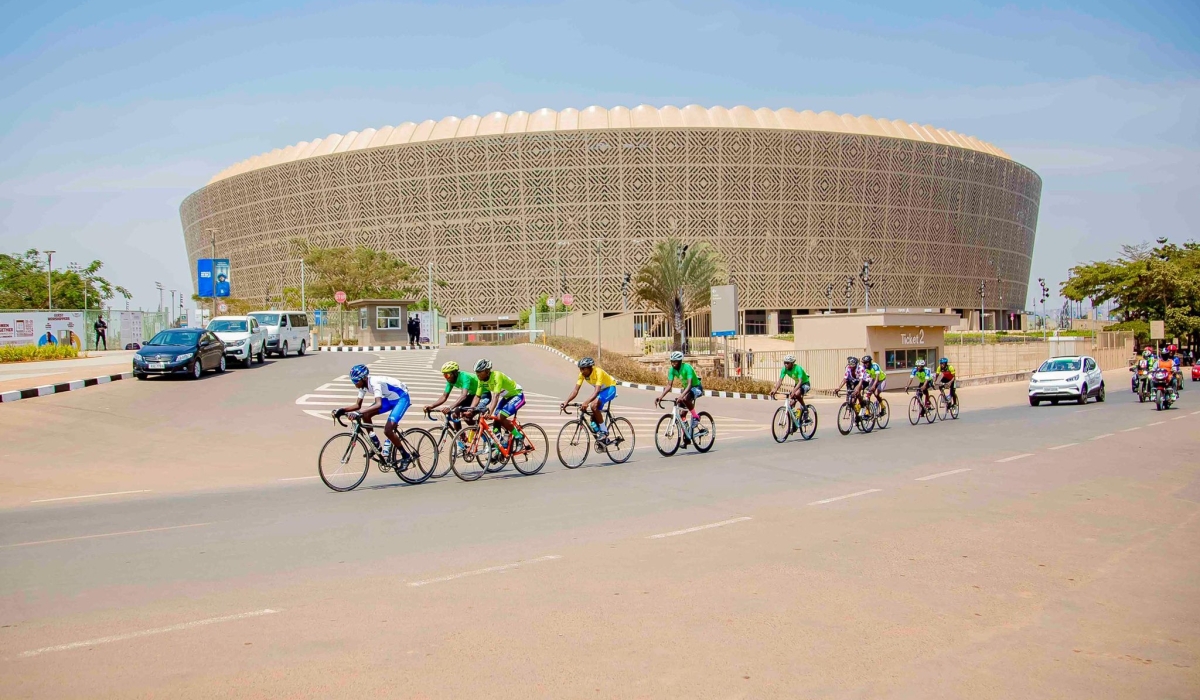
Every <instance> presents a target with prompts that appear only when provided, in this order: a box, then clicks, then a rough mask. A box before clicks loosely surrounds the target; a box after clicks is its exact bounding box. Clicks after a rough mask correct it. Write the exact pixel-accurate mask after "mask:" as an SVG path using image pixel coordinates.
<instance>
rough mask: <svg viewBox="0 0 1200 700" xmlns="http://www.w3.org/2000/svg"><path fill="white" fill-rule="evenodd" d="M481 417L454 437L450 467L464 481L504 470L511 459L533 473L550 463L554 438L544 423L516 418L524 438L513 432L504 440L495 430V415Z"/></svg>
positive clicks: (514, 418) (515, 465)
mask: <svg viewBox="0 0 1200 700" xmlns="http://www.w3.org/2000/svg"><path fill="white" fill-rule="evenodd" d="M478 420H479V422H478V424H477V425H473V426H467V427H464V428H463V429H462V430H460V431H458V434H457V435H455V436H454V443H455V449H453V450H451V451H450V468H451V469H453V470H454V474H455V476H457V477H458V478H460V479H462V480H463V481H475V480H476V479H478V478H479V477H481V476H483V475H484V474H486V473H494V472H498V471H500V470H501V469H503V468H504V467H505V465H506V464H508V463H510V462H511V463H512V465H513V467H515V468H516V470H517V471H519V472H521V473H522V474H524V475H525V476H532V475H534V474H537V473H538V472H540V471H541V470H542V467H544V466H546V453H547V452H548V451H549V447H550V441H549V440H547V439H546V431H545V430H542V428H541V426H539V425H536V424H534V423H525V424H522V423H521V422H520V421H518V420H517V419H516V417H513V418H512V419H511V420H512V422H513V426H514V427H515V428H516V430H517V432H519V433H520V434H521V437H519V438H518V437H515V436H513V435H509V436H508V438H509V439H508V440H501V439H500V437H499V436H498V435H497V434H496V432H494V431H493V430H492V421H493V420H494V418H492V416H490V415H487V414H482V413H481V414H480V416H479V419H478ZM460 446H461V447H460Z"/></svg>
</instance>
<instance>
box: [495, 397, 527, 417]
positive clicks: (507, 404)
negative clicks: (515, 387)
mask: <svg viewBox="0 0 1200 700" xmlns="http://www.w3.org/2000/svg"><path fill="white" fill-rule="evenodd" d="M524 405H525V394H517V395H516V396H513V397H511V398H506V399H505V400H504V403H503V404H501V405H500V407H499V408H497V409H496V413H498V414H499V415H502V416H504V417H505V418H512V417H513V416H515V415H517V411H519V410H521V407H522V406H524Z"/></svg>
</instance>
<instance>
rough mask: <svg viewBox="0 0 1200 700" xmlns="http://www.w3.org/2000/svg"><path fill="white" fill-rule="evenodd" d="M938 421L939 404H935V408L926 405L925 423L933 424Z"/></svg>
mask: <svg viewBox="0 0 1200 700" xmlns="http://www.w3.org/2000/svg"><path fill="white" fill-rule="evenodd" d="M937 419H938V409H937V404H934V405H933V406H930V405H929V404H926V405H925V422H926V423H932V422H934V421H935V420H937Z"/></svg>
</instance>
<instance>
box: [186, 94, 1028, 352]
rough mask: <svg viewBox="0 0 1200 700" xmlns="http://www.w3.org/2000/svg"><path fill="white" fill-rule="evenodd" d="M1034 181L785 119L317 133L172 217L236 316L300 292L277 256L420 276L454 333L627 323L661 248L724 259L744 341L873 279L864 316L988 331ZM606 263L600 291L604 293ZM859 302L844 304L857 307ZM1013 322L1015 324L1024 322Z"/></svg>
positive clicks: (940, 148)
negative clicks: (377, 253) (540, 302)
mask: <svg viewBox="0 0 1200 700" xmlns="http://www.w3.org/2000/svg"><path fill="white" fill-rule="evenodd" d="M1040 195H1041V178H1040V177H1038V175H1037V174H1036V173H1035V172H1033V171H1032V170H1030V169H1029V168H1027V167H1025V166H1023V165H1020V164H1019V163H1017V162H1015V161H1013V160H1012V159H1011V158H1009V157H1008V155H1007V154H1006V153H1004V152H1003V151H1001V150H1000V149H998V148H996V147H995V146H993V145H991V144H989V143H985V142H983V141H980V140H978V139H976V138H974V137H970V136H964V135H961V134H958V133H955V132H953V131H946V130H943V129H938V128H935V127H932V126H928V125H924V126H922V125H917V124H910V123H907V122H902V121H889V120H885V119H876V118H873V117H870V116H852V115H837V114H834V113H832V112H822V113H819V114H818V113H813V112H811V111H804V112H797V111H794V110H792V109H780V110H772V109H757V110H752V109H750V108H747V107H734V108H730V109H726V108H723V107H712V108H703V107H699V106H695V105H693V106H688V107H684V108H676V107H669V106H668V107H661V108H656V107H650V106H639V107H636V108H632V109H629V108H624V107H614V108H611V109H605V108H602V107H589V108H587V109H583V110H575V109H564V110H561V111H555V110H550V109H542V110H538V111H536V112H514V113H512V114H505V113H501V112H494V113H492V114H489V115H487V116H484V117H479V116H470V117H466V118H461V119H460V118H457V117H446V118H445V119H442V120H441V121H432V120H428V121H424V122H422V123H420V124H414V123H412V122H406V123H403V124H401V125H399V126H396V127H392V126H384V127H381V128H379V129H366V130H364V131H351V132H349V133H347V134H345V135H341V134H331V135H329V136H327V137H325V138H321V139H316V140H314V141H310V142H301V143H299V144H296V145H294V146H288V147H287V148H281V149H276V150H274V151H271V152H270V153H264V154H262V155H258V156H255V157H253V158H250V159H248V160H246V161H243V162H241V163H238V164H236V165H233V166H231V167H229V168H227V169H226V170H224V171H222V172H220V173H218V174H217V175H216V176H215V177H213V178H212V180H211V181H210V182H209V183H208V184H207V185H206V186H204V187H203V188H201V189H199V190H197V191H196V192H194V193H192V194H191V195H190V196H188V197H187V198H186V199H185V200H184V202H183V204H182V205H181V207H180V218H181V220H182V225H183V233H184V238H185V242H186V246H187V251H188V255H189V258H190V261H191V268H192V271H193V275H195V270H196V265H195V261H196V259H197V258H201V257H208V256H209V254H210V250H212V247H213V245H214V238H215V248H216V253H217V256H218V257H228V258H230V260H231V263H232V270H233V271H234V275H233V277H234V279H235V280H236V281H237V285H238V288H237V289H236V290H235V291H234V296H238V297H244V298H249V299H253V298H256V297H268V296H271V295H274V294H277V293H279V290H280V289H281V288H282V287H285V286H299V283H300V263H299V260H297V259H295V257H294V254H293V246H292V245H291V241H293V240H295V239H303V240H306V241H307V242H308V243H309V244H311V245H313V246H318V247H332V246H356V245H365V246H370V247H372V248H377V249H384V250H388V251H390V252H392V253H394V254H396V255H397V256H399V257H400V258H402V259H403V260H405V261H407V262H409V263H410V264H413V265H416V266H419V267H425V266H426V265H427V264H428V263H433V265H434V268H435V270H436V275H437V276H438V277H439V278H440V279H443V280H445V281H446V283H447V286H446V287H444V288H441V289H439V290H438V292H437V297H438V298H437V302H438V304H439V306H441V308H442V309H443V311H444V312H446V313H448V314H450V315H451V316H452V317H454V316H460V317H461V316H466V315H470V316H481V317H482V316H486V315H497V314H513V313H515V312H517V311H518V310H520V309H523V308H528V307H529V306H530V305H532V304H533V303H534V301H535V300H536V299H537V298H538V296H539V295H541V294H543V293H548V294H550V295H551V296H555V295H560V294H562V293H563V292H570V293H571V294H573V296H574V298H575V306H576V307H577V308H583V309H595V308H596V306H597V300H596V298H595V295H596V291H595V290H596V289H597V283H596V278H597V274H599V275H600V284H599V285H598V286H599V290H600V292H599V293H600V296H601V298H600V300H599V305H600V307H601V308H602V309H605V310H620V309H622V308H623V307H625V306H626V304H627V303H628V301H629V300H628V299H627V296H626V295H627V290H626V288H625V285H624V284H623V282H624V280H625V276H626V274H627V273H634V272H635V271H636V269H637V268H638V267H639V265H640V263H641V262H642V261H644V260H646V259H647V257H648V254H649V251H650V249H651V248H652V247H653V245H654V244H655V242H656V241H658V240H661V239H663V238H667V237H670V236H677V237H679V238H681V239H683V240H685V241H707V242H708V243H710V244H711V245H713V246H714V247H715V248H716V249H717V250H719V251H720V253H721V254H722V256H723V257H724V260H725V262H726V266H727V268H728V270H729V273H730V277H731V281H733V282H734V283H736V284H737V285H738V289H739V296H740V306H741V308H742V309H744V310H745V311H746V314H745V328H744V329H743V331H744V332H747V333H766V332H787V331H788V330H790V326H791V319H792V317H793V316H794V315H795V314H810V313H820V312H822V311H824V310H825V309H826V308H827V307H829V306H832V307H834V308H835V309H837V308H840V307H844V306H845V296H846V295H845V294H844V289H845V287H846V281H847V277H849V276H855V275H857V274H858V273H859V271H860V269H861V267H862V264H863V262H864V261H866V260H872V261H873V263H872V265H871V268H870V279H871V280H872V282H873V283H874V286H873V287H872V289H871V292H870V294H871V306H872V307H876V306H879V307H888V308H908V307H911V308H939V309H946V310H950V311H951V312H952V313H954V312H956V313H959V314H963V315H967V316H969V315H970V312H971V310H974V309H979V308H980V304H981V298H980V291H979V290H980V284H981V283H985V285H986V293H985V294H984V297H983V299H982V303H983V305H984V307H985V308H986V309H987V310H988V313H987V316H988V317H991V319H992V320H990V321H989V322H988V323H987V325H988V326H989V327H996V326H995V324H997V323H999V326H1000V327H1005V326H1007V325H1008V323H1009V322H1010V320H1009V319H1010V318H1011V317H1010V315H1009V313H1007V312H1017V311H1020V310H1021V309H1023V308H1024V306H1025V297H1026V287H1027V285H1028V282H1029V268H1030V261H1031V256H1032V253H1033V244H1034V232H1035V228H1036V224H1037V216H1038V203H1039V198H1040ZM597 256H599V263H600V264H599V273H597ZM861 299H862V292H861V288H860V291H856V292H854V296H853V299H852V303H853V305H854V306H856V307H859V306H861V303H860V301H861ZM1018 318H1019V317H1018Z"/></svg>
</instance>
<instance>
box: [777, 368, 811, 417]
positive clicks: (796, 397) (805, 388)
mask: <svg viewBox="0 0 1200 700" xmlns="http://www.w3.org/2000/svg"><path fill="white" fill-rule="evenodd" d="M786 377H791V378H792V390H791V391H790V392H788V408H789V409H790V408H792V407H793V406H794V405H795V404H796V402H797V401H799V402H800V406H801V408H803V407H804V395H805V394H807V393H808V392H809V391H810V390H812V380H811V379H810V378H809V376H808V372H805V371H804V368H803V367H801V366H800V365H798V364H796V357H795V355H788V356H787V357H785V358H783V369H781V370H780V371H779V381H777V382H775V388H774V389H771V399H772V400H774V398H775V394H777V393H779V388H780V387H782V386H783V380H784V378H786Z"/></svg>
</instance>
